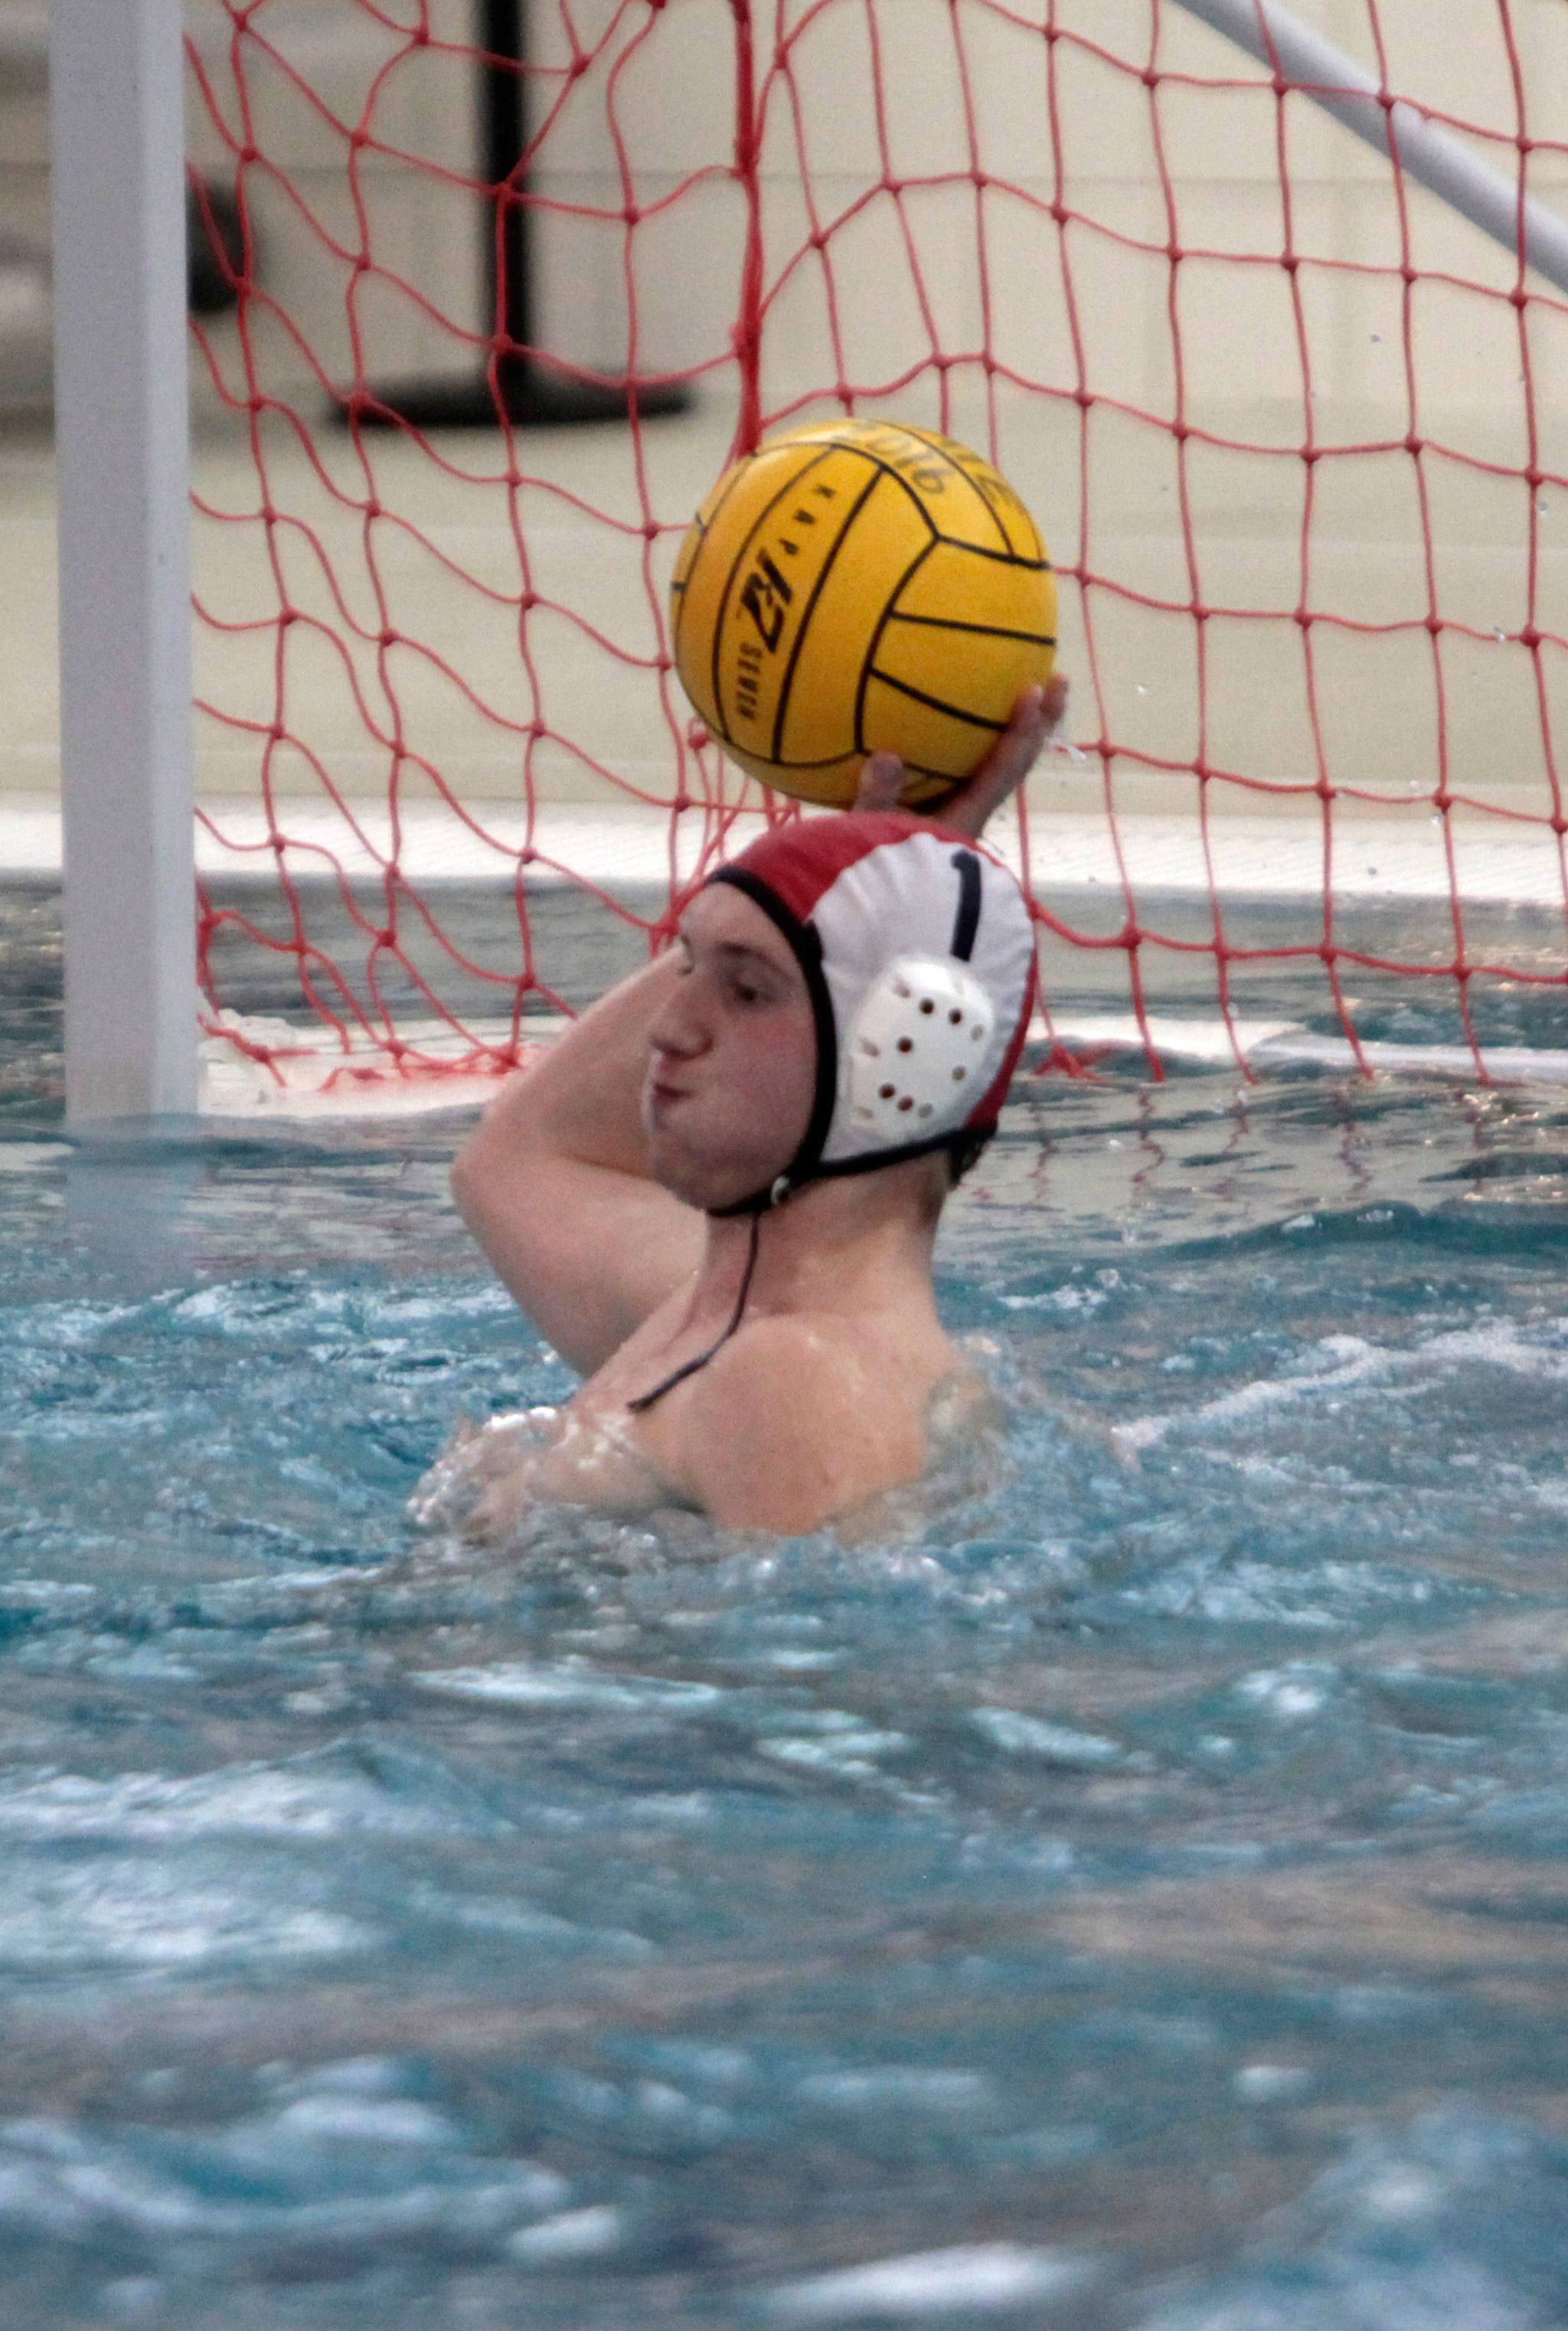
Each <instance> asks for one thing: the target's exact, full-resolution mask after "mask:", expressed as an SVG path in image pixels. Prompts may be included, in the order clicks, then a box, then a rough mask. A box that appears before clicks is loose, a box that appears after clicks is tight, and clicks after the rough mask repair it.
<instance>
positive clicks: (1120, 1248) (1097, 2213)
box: [0, 916, 1568, 2331]
mask: <svg viewBox="0 0 1568 2331" xmlns="http://www.w3.org/2000/svg"><path fill="white" fill-rule="evenodd" d="M44 920H45V921H46V920H47V917H46V916H45V918H44ZM46 956H47V946H46V943H45V942H43V941H41V942H40V943H39V944H38V945H37V946H35V947H33V950H32V953H31V954H29V953H28V949H27V948H26V947H24V946H23V945H22V944H21V942H20V941H17V942H16V943H15V944H14V946H13V949H12V954H11V957H10V960H11V963H12V965H13V966H17V965H21V966H23V970H22V972H20V973H18V974H17V975H16V976H15V977H14V981H13V985H14V989H15V990H16V991H17V993H16V994H14V998H13V1002H12V1004H8V1005H6V1006H5V1011H6V1013H7V1023H6V1032H5V1042H6V1043H8V1045H9V1047H10V1049H9V1051H5V1052H4V1057H0V1480H3V1481H4V1484H5V1504H4V1509H3V1510H0V1548H3V1551H4V1563H3V1565H0V1582H3V1583H0V1672H3V1676H4V1689H3V1690H0V1998H3V2000H4V2028H5V2033H6V2045H5V2048H4V2050H0V2254H3V2257H4V2261H5V2265H4V2279H5V2294H6V2296H5V2321H6V2324H7V2326H8V2331H9V2326H16V2331H32V2326H44V2325H48V2326H51V2331H60V2326H79V2325H80V2326H87V2325H92V2326H99V2325H110V2324H120V2323H136V2324H146V2325H153V2326H170V2331H209V2327H210V2331H218V2326H223V2331H252V2326H254V2331H359V2326H366V2331H369V2326H376V2331H401V2326H416V2325H417V2326H421V2331H449V2326H451V2331H459V2326H476V2327H479V2331H503V2326H513V2325H516V2326H524V2325H527V2326H552V2331H554V2327H555V2326H558V2331H612V2327H613V2331H623V2327H624V2326H650V2327H651V2331H677V2326H679V2327H680V2331H684V2326H694V2327H695V2326H737V2331H738V2326H753V2325H755V2326H781V2325H782V2326H790V2325H827V2326H837V2325H852V2324H862V2323H863V2324H889V2323H891V2324H901V2323H905V2322H918V2323H920V2324H923V2325H933V2324H934V2325H937V2326H946V2325H954V2326H957V2325H968V2324H971V2323H974V2322H976V2321H986V2322H990V2321H997V2322H1003V2323H1015V2324H1017V2323H1022V2324H1026V2325H1030V2326H1035V2325H1040V2326H1057V2325H1059V2324H1060V2325H1064V2326H1083V2331H1100V2326H1105V2331H1112V2326H1126V2331H1274V2326H1281V2331H1283V2326H1290V2331H1438V2326H1463V2331H1516V2327H1517V2331H1526V2326H1528V2331H1536V2327H1537V2326H1539V2331H1547V2326H1555V2325H1559V2324H1561V2323H1562V2322H1563V2320H1564V2319H1565V2317H1568V2114H1565V2108H1564V2102H1563V2098H1564V2074H1565V2071H1568V2061H1565V2059H1568V2038H1565V2037H1564V2024H1563V2004H1564V1991H1565V1984H1564V1976H1565V1973H1568V1894H1565V1891H1564V1887H1563V1869H1564V1858H1565V1856H1568V1669H1565V1666H1564V1653H1565V1651H1568V1565H1565V1563H1564V1549H1565V1547H1568V1213H1565V1211H1564V1206H1563V1198H1564V1191H1565V1183H1568V1097H1565V1098H1558V1097H1554V1095H1552V1094H1551V1093H1550V1092H1543V1091H1539V1090H1537V1091H1534V1092H1531V1091H1526V1090H1525V1089H1516V1090H1514V1091H1511V1092H1508V1093H1497V1092H1486V1091H1483V1090H1480V1089H1473V1090H1471V1091H1470V1092H1468V1093H1463V1092H1459V1091H1457V1090H1456V1089H1454V1088H1452V1087H1451V1086H1449V1085H1448V1084H1443V1083H1439V1082H1436V1081H1433V1082H1431V1083H1429V1084H1425V1085H1422V1084H1421V1083H1418V1082H1413V1081H1412V1082H1407V1083H1401V1084H1392V1083H1384V1084H1381V1085H1378V1086H1375V1087H1372V1088H1365V1087H1358V1086H1354V1085H1351V1084H1348V1083H1346V1082H1345V1081H1344V1080H1337V1079H1335V1078H1331V1077H1327V1076H1325V1075H1323V1074H1322V1073H1320V1072H1316V1071H1315V1072H1310V1073H1308V1072H1302V1073H1298V1074H1296V1075H1293V1076H1279V1077H1276V1078H1274V1079H1272V1080H1270V1081H1269V1083H1268V1084H1266V1085H1264V1086H1261V1087H1258V1088H1254V1089H1250V1091H1248V1092H1246V1093H1245V1094H1243V1095H1240V1096H1239V1090H1238V1086H1237V1083H1236V1080H1235V1079H1234V1077H1233V1076H1231V1075H1224V1076H1216V1075H1213V1074H1210V1073H1204V1074H1186V1075H1181V1076H1177V1077H1174V1078H1173V1079H1172V1080H1171V1081H1170V1082H1168V1083H1167V1084H1166V1085H1165V1086H1164V1087H1163V1088H1159V1089H1154V1088H1151V1087H1150V1086H1148V1085H1147V1083H1146V1082H1145V1080H1144V1079H1143V1078H1142V1076H1141V1074H1140V1073H1139V1072H1138V1070H1137V1068H1136V1064H1134V1063H1130V1062H1122V1063H1117V1062H1116V1061H1108V1062H1107V1063H1106V1064H1105V1065H1104V1067H1103V1069H1102V1072H1101V1075H1100V1077H1099V1079H1098V1081H1093V1082H1088V1081H1082V1082H1074V1083H1069V1082H1067V1081H1066V1080H1062V1079H1060V1078H1052V1079H1049V1080H1039V1081H1035V1082H1030V1083H1026V1084H1025V1085H1024V1086H1023V1088H1022V1089H1021V1092H1020V1096H1019V1098H1018V1099H1017V1100H1016V1101H1015V1103H1014V1104H1013V1106H1012V1108H1011V1109H1010V1111H1009V1116H1008V1121H1007V1125H1006V1128H1005V1133H1004V1137H1003V1141H1002V1142H1001V1143H1000V1144H999V1145H998V1147H997V1149H996V1150H995V1151H993V1155H992V1156H991V1158H990V1159H989V1160H988V1161H987V1163H986V1165H985V1166H984V1169H983V1171H982V1174H981V1175H980V1176H979V1177H978V1179H979V1185H980V1186H979V1187H978V1188H977V1189H975V1190H974V1191H973V1192H971V1193H969V1194H967V1195H966V1196H965V1200H964V1202H963V1204H961V1205H959V1206H957V1207H955V1210H954V1212H953V1215H952V1217H951V1221H950V1224H949V1227H948V1229H947V1230H946V1232H945V1235H944V1243H943V1247H942V1251H941V1286H942V1294H943V1299H944V1305H945V1308H946V1313H947V1316H948V1317H949V1318H950V1319H951V1320H952V1321H953V1323H954V1324H955V1327H956V1328H957V1329H958V1330H959V1332H961V1333H963V1334H965V1335H966V1336H968V1337H972V1338H974V1339H977V1341H978V1342H979V1344H980V1346H982V1348H983V1350H985V1351H986V1352H987V1354H988V1356H987V1365H990V1367H991V1368H992V1370H993V1373H994V1375H995V1376H996V1378H997V1380H998V1382H999V1383H1000V1384H1001V1385H1002V1387H1003V1393H1004V1395H1005V1398H1006V1400H1007V1403H1008V1407H1009V1416H1010V1425H1009V1432H1008V1436H1007V1445H1006V1458H1005V1463H1004V1465H1003V1469H1002V1470H1001V1472H1000V1474H999V1476H998V1478H997V1479H995V1480H994V1481H993V1483H992V1484H991V1485H990V1486H989V1487H988V1488H987V1489H986V1490H985V1491H984V1494H982V1495H972V1496H970V1497H969V1498H966V1499H965V1500H962V1501H959V1502H952V1501H949V1500H946V1499H945V1498H943V1497H942V1496H941V1495H940V1494H938V1495H937V1496H936V1498H932V1499H927V1502H926V1503H925V1504H924V1506H920V1505H917V1506H916V1507H914V1508H911V1511H910V1513H909V1514H908V1517H907V1518H906V1520H905V1522H904V1523H903V1524H902V1525H901V1526H900V1527H898V1528H897V1529H892V1530H890V1531H889V1533H888V1534H887V1535H886V1536H885V1537H883V1538H881V1539H880V1540H879V1541H878V1542H876V1543H873V1544H870V1545H858V1546H841V1545H839V1544H838V1543H837V1542H836V1541H835V1540H834V1539H833V1538H832V1537H831V1536H828V1535H824V1536H822V1537H814V1538H808V1539H802V1540H798V1541H794V1542H791V1543H788V1544H784V1545H779V1544H776V1543H772V1542H767V1541H760V1540H759V1541H754V1542H749V1543H747V1542H743V1541H738V1540H735V1539H725V1538H723V1537H720V1536H718V1535H717V1534H716V1533H714V1532H712V1531H710V1530H708V1528H707V1527H706V1526H704V1525H702V1524H701V1523H699V1522H696V1521H693V1520H691V1519H689V1518H687V1519H684V1520H679V1521H671V1522H665V1521H660V1522H659V1523H658V1524H657V1525H655V1526H637V1527H631V1526H627V1525H624V1524H615V1523H611V1522H607V1521H604V1520H602V1519H600V1520H595V1519H592V1518H584V1517H575V1518H574V1517H572V1516H568V1515H558V1516H552V1517H548V1518H546V1519H544V1520H543V1521H542V1522H541V1523H540V1524H539V1526H538V1527H537V1529H536V1530H535V1532H534V1533H533V1536H532V1539H531V1541H530V1543H529V1544H528V1546H527V1547H526V1548H524V1549H521V1550H520V1551H519V1552H518V1554H517V1555H516V1556H514V1557H513V1558H510V1559H498V1558H496V1557H495V1556H483V1555H480V1554H478V1553H475V1552H473V1551H472V1550H470V1549H464V1548H461V1547H458V1546H451V1545H445V1544H442V1543H441V1542H440V1541H429V1540H422V1539H420V1538H419V1537H416V1536H415V1534H414V1533H413V1532H412V1530H411V1528H410V1526H409V1524H408V1521H407V1518H406V1515H405V1511H404V1506H405V1500H406V1499H407V1498H408V1495H409V1493H410V1492H411V1490H412V1489H413V1486H414V1484H415V1483H416V1481H417V1480H418V1479H419V1477H420V1475H421V1473H422V1471H423V1469H424V1468H425V1467H426V1466H427V1465H428V1463H429V1462H430V1460H431V1459H432V1457H433V1456H434V1454H435V1452H436V1451H437V1450H438V1448H439V1447H440V1445H441V1443H442V1440H443V1439H444V1437H445V1435H446V1433H447V1432H448V1431H449V1429H450V1427H451V1423H452V1422H453V1419H454V1418H455V1416H456V1415H457V1414H459V1413H468V1414H470V1415H476V1416H477V1415H484V1414H488V1413H492V1412H494V1411H496V1410H498V1409H500V1408H504V1407H510V1406H517V1405H523V1404H527V1403H533V1402H541V1401H550V1400H556V1399H559V1398H560V1397H562V1396H563V1395H564V1394H565V1393H566V1392H567V1391H568V1390H569V1388H570V1381H571V1380H570V1378H569V1376H568V1375H567V1374H566V1373H565V1370H564V1369H563V1368H562V1367H561V1365H559V1363H558V1362H557V1361H556V1360H555V1358H554V1357H553V1356H551V1355H550V1354H549V1353H548V1352H547V1351H546V1350H545V1349H544V1348H542V1347H541V1346H540V1345H539V1343H538V1341H537V1338H536V1337H533V1336H532V1334H531V1333H530V1332H529V1331H528V1330H527V1327H525V1326H524V1325H523V1324H522V1323H521V1322H520V1320H519V1319H518V1317H517V1315H516V1314H515V1312H514V1311H513V1310H512V1309H511V1308H510V1306H509V1305H508V1302H507V1301H506V1299H504V1298H503V1297H502V1296H501V1295H500V1294H499V1292H498V1291H497V1290H496V1289H495V1288H494V1287H493V1285H492V1284H491V1283H490V1281H489V1279H488V1277H487V1275H486V1273H485V1272H484V1270H483V1269H482V1267H481V1266H480V1263H479V1261H478V1260H477V1257H476V1256H475V1254H474V1252H473V1251H472V1249H471V1248H470V1246H469V1244H468V1242H466V1240H465V1238H464V1236H463V1234H462V1232H461V1228H460V1226H459V1225H458V1224H457V1223H456V1220H455V1217H454V1216H453V1214H452V1213H451V1208H450V1205H449V1204H448V1201H447V1198H446V1194H445V1187H444V1167H445V1161H446V1158H447V1156H449V1155H450V1151H451V1146H452V1144H453V1141H454V1139H455V1138H456V1133H457V1129H458V1128H457V1127H454V1126H453V1125H452V1124H451V1123H450V1122H448V1123H441V1122H432V1121H428V1120H427V1121H424V1122H421V1123H416V1124H413V1125H412V1126H408V1125H404V1126H395V1125H394V1126H387V1125H385V1124H383V1125H378V1126H376V1127H368V1128H363V1127H328V1128H325V1129H323V1128H317V1129H315V1130H313V1131H312V1132H310V1133H309V1135H308V1136H297V1135H285V1134H271V1133H269V1134H266V1135H254V1134H250V1133H246V1132H236V1131H235V1130H233V1128H231V1129H228V1130H224V1129H222V1128H219V1127H214V1126H211V1125H209V1126H205V1127H186V1128H175V1129H173V1130H172V1131H168V1132H166V1133H165V1134H163V1135H161V1136H160V1137H157V1138H153V1137H136V1136H134V1135H129V1134H128V1135H125V1136H122V1137H117V1138H114V1139H110V1140H105V1141H101V1142H98V1143H95V1144H91V1145H79V1144H75V1143H71V1142H68V1141H66V1140H65V1138H64V1137H63V1136H62V1133H61V1130H60V1127H59V1122H58V1114H57V1106H56V1103H55V1101H54V1099H52V1094H51V1090H50V1089H49V1080H50V1075H51V1070H50V1068H49V1065H48V1039H49V1034H50V1028H51V1025H52V1013H53V1012H54V1009H55V1007H54V1004H53V1002H52V995H51V994H50V982H49V977H48V967H47V962H46ZM28 963H31V964H32V965H33V973H31V974H29V973H27V971H26V965H27V964H28ZM39 966H43V968H42V969H40V968H39ZM30 978H31V980H32V985H31V986H29V984H28V982H29V979H30ZM1521 1008H1523V1007H1521ZM3 1049H4V1048H3V1047H0V1050H3ZM1113 1427H1116V1428H1119V1430H1118V1431H1117V1432H1116V1433H1115V1434H1113V1432H1112V1428H1113ZM1118 1451H1119V1454H1118Z"/></svg>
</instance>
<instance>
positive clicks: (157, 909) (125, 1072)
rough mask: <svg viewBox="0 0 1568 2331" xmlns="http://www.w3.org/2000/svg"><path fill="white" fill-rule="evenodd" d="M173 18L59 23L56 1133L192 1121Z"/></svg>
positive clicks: (105, 11) (90, 3)
mask: <svg viewBox="0 0 1568 2331" xmlns="http://www.w3.org/2000/svg"><path fill="white" fill-rule="evenodd" d="M184 30H185V27H184V23H183V16H182V10H181V5H180V0H52V13H51V20H50V116H51V121H50V130H51V140H50V142H51V148H52V177H53V195H52V199H53V238H54V352H55V353H54V412H55V442H56V447H57V461H58V492H59V521H58V523H59V540H60V682H61V691H60V692H61V715H60V718H61V785H62V810H63V821H64V942H65V945H64V953H65V1097H66V1116H67V1120H68V1122H70V1123H72V1124H82V1123H87V1122H90V1121H91V1120H93V1119H97V1118H146V1117H167V1116H171V1115H185V1114H191V1113H194V1112H195V1107H196V1099H197V1051H196V974H195V841H194V801H193V780H192V756H191V721H192V714H191V647H190V636H191V604H190V556H189V529H190V452H189V435H190V421H189V413H188V397H187V390H186V381H187V368H188V358H187V353H186V330H187V326H186V317H185V52H184Z"/></svg>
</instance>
